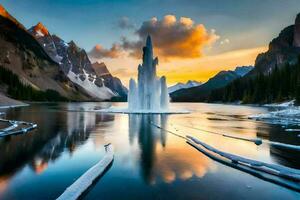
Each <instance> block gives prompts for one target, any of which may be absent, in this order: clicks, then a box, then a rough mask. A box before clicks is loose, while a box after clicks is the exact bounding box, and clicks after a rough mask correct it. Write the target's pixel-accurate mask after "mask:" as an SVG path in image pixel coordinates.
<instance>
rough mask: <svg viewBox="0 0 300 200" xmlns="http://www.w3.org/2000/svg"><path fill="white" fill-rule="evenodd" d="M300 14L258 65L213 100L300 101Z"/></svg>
mask: <svg viewBox="0 0 300 200" xmlns="http://www.w3.org/2000/svg"><path fill="white" fill-rule="evenodd" d="M299 56H300V14H298V15H297V17H296V20H295V24H294V25H291V26H288V27H286V28H284V29H283V30H282V31H281V33H280V34H279V36H278V37H276V38H275V39H273V40H272V41H271V42H270V44H269V49H268V51H267V52H265V53H262V54H259V55H258V56H257V58H256V63H255V68H254V69H253V70H252V71H251V72H250V73H248V74H247V75H246V76H245V77H243V78H240V79H237V80H236V81H234V82H233V83H231V84H229V85H228V86H226V87H224V88H221V89H219V90H215V91H213V92H212V93H211V96H210V97H209V100H210V101H228V102H230V101H242V102H244V103H272V102H276V101H287V100H292V99H296V100H297V102H298V103H300V87H299V86H300V85H299V80H300V76H299V72H300V60H299Z"/></svg>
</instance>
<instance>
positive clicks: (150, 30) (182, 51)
mask: <svg viewBox="0 0 300 200" xmlns="http://www.w3.org/2000/svg"><path fill="white" fill-rule="evenodd" d="M136 34H137V36H138V40H137V41H128V40H127V39H126V38H123V43H122V47H123V48H124V49H125V50H128V51H129V52H130V55H132V56H134V57H137V58H140V57H141V53H142V52H141V49H142V46H143V44H144V43H145V40H146V37H147V35H151V36H152V39H153V42H154V50H155V54H156V55H158V56H160V58H162V59H169V58H181V59H182V58H184V59H185V58H199V57H201V56H202V55H203V49H204V47H206V46H210V45H212V44H213V43H214V42H215V41H216V40H218V39H219V36H218V35H216V34H215V32H214V31H207V29H206V28H205V26H204V25H203V24H195V23H194V21H193V20H192V19H191V18H187V17H181V18H180V19H179V20H177V19H176V17H175V16H174V15H166V16H165V17H164V18H163V19H162V20H158V19H157V18H156V17H153V18H152V19H150V20H148V21H145V22H144V23H143V24H142V26H141V27H140V28H139V29H138V30H136Z"/></svg>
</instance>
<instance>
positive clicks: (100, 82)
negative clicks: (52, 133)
mask: <svg viewBox="0 0 300 200" xmlns="http://www.w3.org/2000/svg"><path fill="white" fill-rule="evenodd" d="M0 28H1V29H0V48H1V49H3V50H2V51H1V52H0V66H1V67H4V68H6V69H9V70H10V71H12V73H14V74H16V75H17V76H18V77H19V79H20V80H21V82H22V83H23V84H24V85H28V86H30V87H32V88H34V89H35V90H40V91H46V90H53V91H56V92H58V93H59V94H60V95H61V96H64V97H66V98H68V99H69V100H79V101H82V100H109V99H111V98H113V97H125V98H126V95H127V89H126V88H125V87H124V86H123V85H122V83H121V81H120V80H119V79H118V78H116V77H113V76H112V75H111V73H110V72H109V71H108V69H107V67H106V66H105V64H104V63H102V64H99V63H94V64H92V63H91V62H90V60H89V58H88V56H87V53H86V52H85V50H84V49H82V48H80V47H78V46H77V45H76V44H75V42H74V41H70V42H68V43H67V42H65V41H64V40H62V39H61V38H59V37H58V36H56V35H52V34H50V32H49V31H48V29H47V28H46V27H45V26H44V25H43V24H42V23H38V24H37V25H35V26H33V27H31V28H30V29H28V30H26V28H25V27H24V26H23V25H22V24H21V23H19V22H18V21H17V20H16V19H15V18H14V17H12V16H11V15H10V14H9V13H8V12H7V11H6V10H5V9H4V7H3V6H1V5H0ZM98 68H99V69H98ZM5 90H6V89H5V86H1V92H2V93H4V94H5V93H6V92H7V91H5Z"/></svg>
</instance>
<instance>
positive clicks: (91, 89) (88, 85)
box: [67, 69, 116, 100]
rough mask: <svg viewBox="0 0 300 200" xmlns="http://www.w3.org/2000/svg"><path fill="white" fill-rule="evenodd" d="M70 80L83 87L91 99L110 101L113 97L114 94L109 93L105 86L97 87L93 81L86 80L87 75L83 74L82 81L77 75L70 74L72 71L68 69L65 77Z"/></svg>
mask: <svg viewBox="0 0 300 200" xmlns="http://www.w3.org/2000/svg"><path fill="white" fill-rule="evenodd" d="M67 76H68V77H69V78H70V80H71V81H72V82H74V83H76V84H78V85H80V86H81V87H83V88H84V89H85V90H86V91H87V92H88V93H89V95H91V96H92V97H96V98H98V99H101V100H108V99H111V98H112V97H115V96H116V94H115V93H113V91H111V90H110V89H109V88H108V87H106V86H105V85H103V86H102V87H98V86H97V85H96V84H95V83H94V81H93V82H92V81H90V80H89V78H88V74H86V73H85V79H84V81H82V80H81V79H80V78H79V76H78V75H76V74H75V73H74V72H72V70H71V69H70V71H69V72H68V75H67Z"/></svg>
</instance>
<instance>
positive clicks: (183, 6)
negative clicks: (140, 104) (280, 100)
mask: <svg viewBox="0 0 300 200" xmlns="http://www.w3.org/2000/svg"><path fill="white" fill-rule="evenodd" d="M0 3H1V4H2V5H3V6H4V7H5V8H6V9H7V10H8V11H9V12H10V13H11V14H12V15H13V16H15V17H16V18H17V19H18V20H19V21H20V22H21V23H23V24H24V25H25V26H26V27H28V28H29V27H31V26H32V25H35V24H36V23H37V22H42V23H43V24H44V25H45V26H46V27H47V28H48V29H49V31H50V33H52V34H57V35H58V36H60V37H61V38H62V39H64V40H65V41H70V40H74V41H75V42H76V44H77V45H78V46H80V47H82V48H84V49H85V50H86V51H87V52H90V53H89V56H90V58H91V59H92V60H93V61H104V62H105V63H106V65H107V66H108V68H109V70H110V71H111V72H112V74H113V75H115V76H118V77H119V78H121V79H122V81H123V82H124V83H125V84H127V83H128V80H129V78H130V77H135V76H136V70H137V65H138V64H139V63H140V62H141V60H140V55H141V47H142V44H143V43H144V40H145V37H146V36H147V34H151V36H152V39H153V43H154V46H155V49H154V50H155V54H156V55H157V56H158V57H159V61H160V62H159V66H158V71H159V74H160V75H162V74H164V75H166V76H167V80H168V84H169V85H172V84H174V83H176V82H186V81H187V80H197V81H202V82H204V81H206V80H207V79H209V78H210V77H211V76H213V75H214V74H216V73H217V72H218V71H220V70H228V69H234V68H235V67H236V66H241V65H253V64H254V61H255V58H256V56H257V54H258V53H261V52H263V51H266V50H267V46H268V43H269V42H270V40H272V39H273V38H274V37H276V36H277V35H278V34H279V32H280V31H281V30H282V29H283V28H284V27H286V26H288V25H290V24H292V23H293V21H294V19H295V16H296V14H297V13H298V12H300V1H299V0H263V1H262V0H240V1H237V0H185V1H183V0H164V1H163V0H148V1H141V0H128V1H125V0H118V1H116V0H115V1H114V0H111V1H105V0H104V1H101V0H59V1H58V0H42V1H41V0H26V1H24V0H1V2H0Z"/></svg>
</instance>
